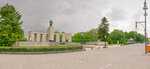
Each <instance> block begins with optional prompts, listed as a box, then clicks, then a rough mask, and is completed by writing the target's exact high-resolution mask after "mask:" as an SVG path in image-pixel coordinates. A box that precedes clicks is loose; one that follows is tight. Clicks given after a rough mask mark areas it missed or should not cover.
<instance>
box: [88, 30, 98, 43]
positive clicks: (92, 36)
mask: <svg viewBox="0 0 150 69" xmlns="http://www.w3.org/2000/svg"><path fill="white" fill-rule="evenodd" d="M87 34H88V36H89V39H90V40H92V41H97V40H98V37H97V29H91V30H90V31H88V32H87Z"/></svg>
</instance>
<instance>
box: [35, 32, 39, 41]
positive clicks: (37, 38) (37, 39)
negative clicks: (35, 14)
mask: <svg viewBox="0 0 150 69" xmlns="http://www.w3.org/2000/svg"><path fill="white" fill-rule="evenodd" d="M36 35H37V37H36V42H40V34H39V33H36Z"/></svg>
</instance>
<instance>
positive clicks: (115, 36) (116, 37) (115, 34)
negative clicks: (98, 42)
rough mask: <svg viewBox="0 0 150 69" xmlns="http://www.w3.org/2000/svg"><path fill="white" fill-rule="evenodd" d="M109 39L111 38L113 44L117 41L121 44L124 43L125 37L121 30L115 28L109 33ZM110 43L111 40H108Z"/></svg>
mask: <svg viewBox="0 0 150 69" xmlns="http://www.w3.org/2000/svg"><path fill="white" fill-rule="evenodd" d="M109 38H110V40H112V43H113V44H116V43H117V41H119V42H120V43H122V44H126V37H125V34H124V32H123V31H121V30H117V29H115V30H114V31H112V32H111V33H110V35H109ZM109 43H111V42H109Z"/></svg>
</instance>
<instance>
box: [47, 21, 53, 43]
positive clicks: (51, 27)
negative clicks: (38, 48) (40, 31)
mask: <svg viewBox="0 0 150 69" xmlns="http://www.w3.org/2000/svg"><path fill="white" fill-rule="evenodd" d="M49 23H50V26H49V27H48V30H47V33H48V41H49V42H54V27H53V26H52V25H53V21H52V20H50V22H49Z"/></svg>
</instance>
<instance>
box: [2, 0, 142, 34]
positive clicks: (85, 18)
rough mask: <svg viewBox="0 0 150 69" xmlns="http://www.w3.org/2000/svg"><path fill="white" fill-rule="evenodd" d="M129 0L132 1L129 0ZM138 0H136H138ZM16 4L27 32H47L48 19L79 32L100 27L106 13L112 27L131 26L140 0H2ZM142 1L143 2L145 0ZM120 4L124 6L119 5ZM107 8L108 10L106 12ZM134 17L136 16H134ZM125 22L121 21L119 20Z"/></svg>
mask: <svg viewBox="0 0 150 69" xmlns="http://www.w3.org/2000/svg"><path fill="white" fill-rule="evenodd" d="M129 1H130V2H129ZM135 2H136V3H135ZM6 3H9V4H12V5H13V6H15V8H16V10H18V11H19V12H20V13H21V14H22V21H23V25H22V28H23V29H24V31H25V36H27V32H28V31H29V30H32V31H39V32H45V31H46V29H47V28H48V26H49V20H50V19H52V20H53V21H54V28H55V30H56V31H60V32H62V31H65V32H70V33H77V32H81V31H88V30H90V29H92V28H97V27H98V25H99V24H100V21H101V18H102V17H104V16H106V17H107V18H108V19H109V22H110V23H111V24H110V25H112V26H110V29H111V31H112V30H113V29H115V28H120V27H123V26H124V25H125V24H126V26H125V27H126V28H124V29H123V30H129V28H128V27H129V26H130V25H131V23H130V22H132V21H133V19H130V18H131V16H130V15H135V12H136V11H137V9H139V7H138V8H136V6H139V4H140V3H141V1H137V0H132V1H131V0H1V2H0V6H3V5H5V4H6ZM142 4H143V3H142ZM120 5H121V6H120ZM107 12H108V13H107ZM134 20H135V19H134ZM120 22H121V23H122V24H119V23H120Z"/></svg>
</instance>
